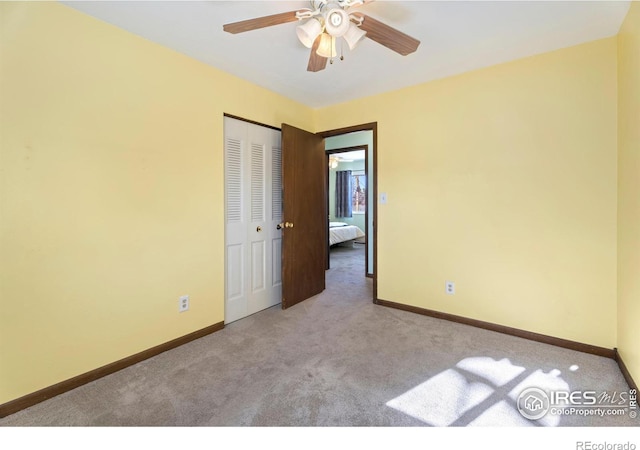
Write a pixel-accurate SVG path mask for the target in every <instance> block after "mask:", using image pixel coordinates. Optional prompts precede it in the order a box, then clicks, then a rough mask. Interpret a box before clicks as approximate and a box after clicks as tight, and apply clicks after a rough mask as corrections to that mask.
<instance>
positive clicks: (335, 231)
mask: <svg viewBox="0 0 640 450" xmlns="http://www.w3.org/2000/svg"><path fill="white" fill-rule="evenodd" d="M363 237H364V232H363V231H362V230H361V229H360V228H358V227H356V226H355V225H348V226H346V227H332V228H329V245H336V244H339V243H340V242H345V241H351V240H354V239H359V238H363Z"/></svg>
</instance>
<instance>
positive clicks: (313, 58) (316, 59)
mask: <svg viewBox="0 0 640 450" xmlns="http://www.w3.org/2000/svg"><path fill="white" fill-rule="evenodd" d="M321 38H322V35H320V36H318V37H317V38H316V40H315V41H313V46H312V47H311V54H310V55H309V64H308V65H307V71H308V72H320V71H321V70H324V69H325V67H327V58H325V57H324V56H320V55H318V54H317V53H316V50H318V47H319V46H320V40H321Z"/></svg>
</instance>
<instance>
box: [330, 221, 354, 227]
mask: <svg viewBox="0 0 640 450" xmlns="http://www.w3.org/2000/svg"><path fill="white" fill-rule="evenodd" d="M348 225H349V224H348V223H344V222H329V228H337V227H346V226H348Z"/></svg>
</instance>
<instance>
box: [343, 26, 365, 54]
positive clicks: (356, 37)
mask: <svg viewBox="0 0 640 450" xmlns="http://www.w3.org/2000/svg"><path fill="white" fill-rule="evenodd" d="M366 35H367V32H366V31H364V30H363V29H362V28H360V27H358V26H357V25H356V24H355V23H353V22H351V23H350V24H349V30H348V31H347V32H346V33H345V35H344V40H345V41H347V44H348V45H349V50H353V49H354V48H356V46H357V45H358V44H359V43H360V41H362V39H364V37H365V36H366Z"/></svg>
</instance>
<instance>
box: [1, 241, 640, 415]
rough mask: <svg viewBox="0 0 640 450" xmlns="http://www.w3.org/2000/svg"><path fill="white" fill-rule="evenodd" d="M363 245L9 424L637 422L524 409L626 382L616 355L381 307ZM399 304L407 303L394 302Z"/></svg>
mask: <svg viewBox="0 0 640 450" xmlns="http://www.w3.org/2000/svg"><path fill="white" fill-rule="evenodd" d="M363 274H364V246H362V245H357V246H356V247H355V248H353V249H348V248H337V249H334V250H333V251H332V269H331V270H330V271H329V272H328V273H327V290H326V291H325V292H324V293H322V294H321V295H318V296H316V297H314V298H312V299H310V300H308V301H305V302H303V303H301V304H299V305H297V306H295V307H292V308H290V309H288V310H286V311H282V310H281V309H280V308H279V307H274V308H271V309H268V310H265V311H263V312H260V313H258V314H255V315H253V316H251V317H248V318H246V319H242V320H240V321H238V322H235V323H233V324H230V325H229V326H227V327H226V328H225V329H224V330H222V331H220V332H218V333H214V334H212V335H210V336H207V337H204V338H202V339H199V340H197V341H194V342H192V343H190V344H187V345H185V346H182V347H180V348H177V349H174V350H171V351H168V352H165V353H163V354H161V355H158V356H156V357H154V358H152V359H149V360H147V361H144V362H142V363H139V364H136V365H135V366H132V367H130V368H127V369H125V370H122V371H120V372H118V373H115V374H112V375H110V376H107V377H105V378H102V379H100V380H98V381H95V382H93V383H90V384H88V385H85V386H82V387H80V388H78V389H75V390H74V391H71V392H68V393H65V394H63V395H60V396H58V397H56V398H53V399H50V400H48V401H46V402H43V403H41V404H38V405H35V406H33V407H31V408H29V409H27V410H24V411H21V412H19V413H17V414H14V415H12V416H9V417H6V418H4V419H1V420H0V425H3V426H23V425H25V426H26V425H39V426H49V425H76V426H91V425H105V426H143V425H144V426H147V425H151V426H153V425H163V426H173V425H180V426H197V425H201V426H219V425H229V426H246V425H252V426H273V425H280V426H326V425H334V426H426V425H432V426H469V425H470V426H474V425H480V426H482V425H492V426H495V425H510V426H628V425H636V426H637V425H639V424H640V422H639V421H638V419H631V418H630V417H629V416H628V414H627V415H624V416H620V417H617V416H616V417H612V416H603V417H599V416H586V417H585V416H578V415H570V416H562V417H560V416H546V417H544V418H543V419H541V420H539V421H535V422H531V421H528V420H526V419H524V418H523V417H522V416H521V415H520V413H519V412H518V411H517V409H516V403H515V398H516V397H517V394H518V393H519V392H520V391H522V389H523V388H524V387H525V386H538V387H545V388H550V389H566V390H577V389H581V390H594V391H599V392H601V391H606V392H610V393H613V392H623V391H626V390H628V386H627V385H626V383H625V381H624V378H623V377H622V375H621V374H620V372H619V370H618V367H617V365H616V363H615V362H614V361H612V360H610V359H606V358H601V357H598V356H593V355H588V354H584V353H579V352H575V351H570V350H565V349H561V348H557V347H553V346H548V345H545V344H539V343H535V342H530V341H526V340H523V339H520V338H516V337H511V336H506V335H502V334H498V333H494V332H490V331H486V330H480V329H476V328H473V327H469V326H465V325H460V324H455V323H450V322H446V321H441V320H437V319H433V318H429V317H423V316H420V315H417V314H412V313H409V312H404V311H398V310H394V309H390V308H385V307H382V306H376V305H373V304H372V301H371V296H372V294H371V280H369V279H366V278H364V276H363ZM394 300H400V299H394Z"/></svg>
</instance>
